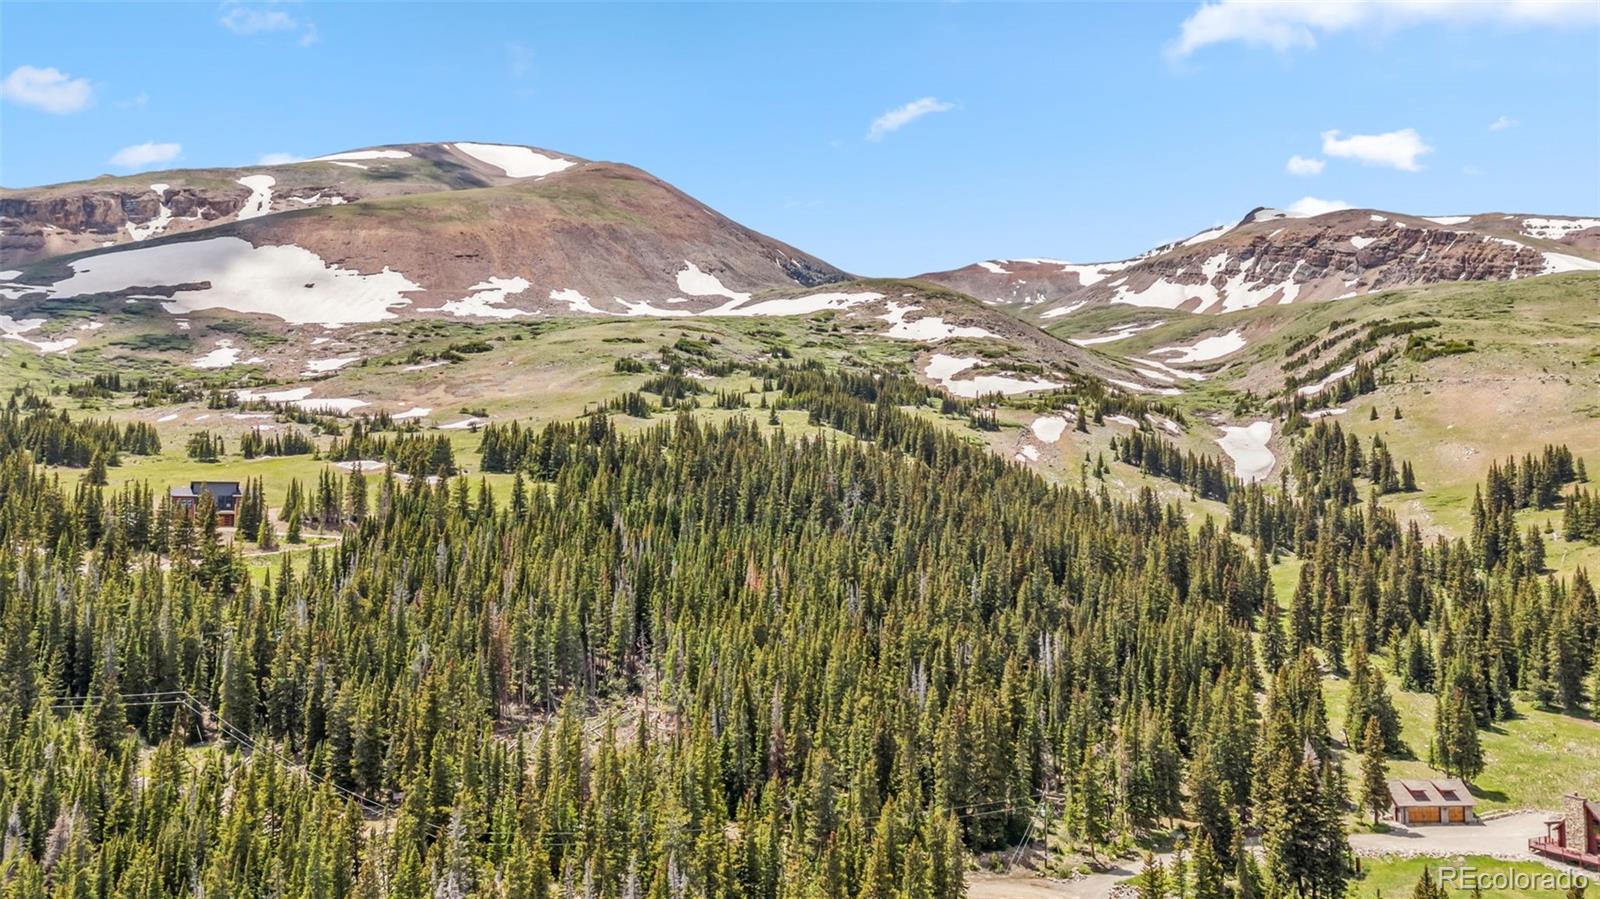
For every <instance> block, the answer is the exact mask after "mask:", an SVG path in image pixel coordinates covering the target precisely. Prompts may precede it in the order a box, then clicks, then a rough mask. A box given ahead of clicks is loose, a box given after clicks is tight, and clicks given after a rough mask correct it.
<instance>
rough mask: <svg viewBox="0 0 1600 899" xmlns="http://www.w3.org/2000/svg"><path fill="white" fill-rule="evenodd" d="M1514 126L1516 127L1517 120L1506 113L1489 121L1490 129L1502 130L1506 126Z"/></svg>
mask: <svg viewBox="0 0 1600 899" xmlns="http://www.w3.org/2000/svg"><path fill="white" fill-rule="evenodd" d="M1515 127H1517V120H1516V119H1513V118H1512V117H1511V116H1508V115H1503V116H1501V117H1500V118H1498V119H1495V120H1494V121H1492V122H1490V123H1489V130H1490V131H1504V130H1506V129H1507V128H1515Z"/></svg>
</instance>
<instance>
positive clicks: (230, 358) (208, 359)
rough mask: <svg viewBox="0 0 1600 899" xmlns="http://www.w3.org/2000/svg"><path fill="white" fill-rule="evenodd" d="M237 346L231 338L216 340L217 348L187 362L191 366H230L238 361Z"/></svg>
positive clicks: (212, 367) (211, 367)
mask: <svg viewBox="0 0 1600 899" xmlns="http://www.w3.org/2000/svg"><path fill="white" fill-rule="evenodd" d="M239 352H240V351H239V348H238V347H236V346H234V345H233V341H231V340H219V341H217V348H216V349H214V350H212V351H211V352H209V353H206V354H205V355H204V356H200V357H199V358H197V359H195V360H194V361H193V362H191V363H189V366H190V367H191V368H207V369H215V368H232V367H233V366H234V365H237V364H238V362H239Z"/></svg>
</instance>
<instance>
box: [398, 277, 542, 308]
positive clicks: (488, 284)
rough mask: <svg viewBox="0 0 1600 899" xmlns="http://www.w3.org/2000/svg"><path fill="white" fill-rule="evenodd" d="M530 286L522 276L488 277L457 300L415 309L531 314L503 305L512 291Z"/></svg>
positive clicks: (522, 289) (518, 290)
mask: <svg viewBox="0 0 1600 899" xmlns="http://www.w3.org/2000/svg"><path fill="white" fill-rule="evenodd" d="M532 286H533V285H532V284H530V283H529V282H528V279H527V278H523V277H515V278H490V279H488V280H487V281H479V282H478V283H477V284H474V285H472V286H471V287H469V288H467V289H468V290H470V291H472V293H470V294H468V295H467V296H464V297H462V298H461V299H459V300H451V301H450V302H448V303H445V304H444V305H442V306H429V307H426V308H419V309H417V311H418V312H443V313H445V314H447V315H454V316H458V317H476V318H516V317H517V316H519V315H532V314H533V313H531V312H529V311H527V310H526V309H515V308H511V307H508V306H506V305H505V302H506V298H507V297H509V296H511V295H512V294H514V293H522V292H523V291H525V290H527V289H528V288H529V287H532ZM551 299H555V297H551Z"/></svg>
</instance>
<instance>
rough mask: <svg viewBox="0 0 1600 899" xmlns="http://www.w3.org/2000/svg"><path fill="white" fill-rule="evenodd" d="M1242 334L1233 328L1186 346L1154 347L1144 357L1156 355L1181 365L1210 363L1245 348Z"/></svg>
mask: <svg viewBox="0 0 1600 899" xmlns="http://www.w3.org/2000/svg"><path fill="white" fill-rule="evenodd" d="M1245 344H1246V341H1245V339H1244V332H1243V331H1241V330H1239V329H1238V328H1234V329H1233V330H1232V331H1229V332H1228V333H1226V334H1217V335H1214V336H1211V337H1205V338H1202V339H1200V340H1197V341H1195V342H1194V343H1192V344H1189V345H1187V346H1183V345H1179V344H1174V345H1172V346H1163V347H1156V348H1155V349H1153V350H1151V351H1150V352H1148V353H1146V354H1145V355H1146V356H1154V355H1157V354H1160V355H1163V356H1166V357H1168V361H1169V362H1171V363H1173V364H1176V365H1182V364H1184V363H1189V362H1210V361H1211V360H1213V359H1221V358H1222V357H1223V356H1227V355H1229V354H1230V353H1237V352H1239V351H1240V350H1242V349H1244V348H1245Z"/></svg>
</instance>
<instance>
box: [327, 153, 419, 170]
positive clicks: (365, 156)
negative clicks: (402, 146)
mask: <svg viewBox="0 0 1600 899" xmlns="http://www.w3.org/2000/svg"><path fill="white" fill-rule="evenodd" d="M410 158H411V154H410V153H407V152H406V151H405V150H351V151H349V152H348V153H329V154H328V155H327V156H313V157H311V158H310V159H307V160H306V162H357V161H364V160H372V159H410ZM361 168H366V166H361Z"/></svg>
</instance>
